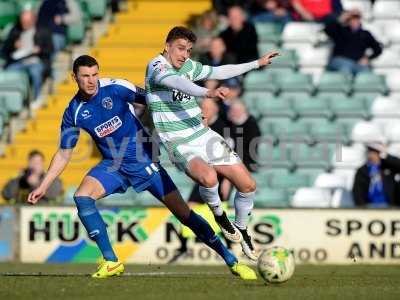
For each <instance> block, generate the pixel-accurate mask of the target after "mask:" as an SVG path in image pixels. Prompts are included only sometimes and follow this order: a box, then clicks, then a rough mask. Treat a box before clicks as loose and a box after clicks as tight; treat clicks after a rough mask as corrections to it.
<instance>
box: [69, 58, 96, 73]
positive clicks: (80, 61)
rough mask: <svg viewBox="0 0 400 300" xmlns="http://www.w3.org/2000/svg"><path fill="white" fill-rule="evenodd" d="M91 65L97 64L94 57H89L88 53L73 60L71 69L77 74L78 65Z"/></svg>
mask: <svg viewBox="0 0 400 300" xmlns="http://www.w3.org/2000/svg"><path fill="white" fill-rule="evenodd" d="M93 66H99V64H98V62H97V60H96V59H95V58H94V57H91V56H89V55H81V56H79V57H78V58H77V59H75V60H74V64H73V66H72V71H73V72H74V74H75V75H76V74H78V70H79V67H93Z"/></svg>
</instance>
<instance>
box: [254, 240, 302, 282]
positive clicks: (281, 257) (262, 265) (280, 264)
mask: <svg viewBox="0 0 400 300" xmlns="http://www.w3.org/2000/svg"><path fill="white" fill-rule="evenodd" d="M294 267H295V263H294V257H293V254H292V253H291V252H290V251H289V250H288V249H286V248H283V247H279V246H275V247H272V248H268V249H266V250H264V251H263V252H262V253H261V254H260V256H259V258H258V262H257V269H258V273H260V275H261V277H262V278H264V280H265V281H266V282H271V283H272V282H284V281H287V280H289V278H290V277H292V275H293V272H294Z"/></svg>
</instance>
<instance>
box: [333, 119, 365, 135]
mask: <svg viewBox="0 0 400 300" xmlns="http://www.w3.org/2000/svg"><path fill="white" fill-rule="evenodd" d="M359 121H361V119H360V118H338V119H336V124H339V125H340V126H342V127H343V128H344V130H345V132H346V135H347V136H350V134H351V132H352V130H353V127H354V125H355V124H356V123H357V122H359Z"/></svg>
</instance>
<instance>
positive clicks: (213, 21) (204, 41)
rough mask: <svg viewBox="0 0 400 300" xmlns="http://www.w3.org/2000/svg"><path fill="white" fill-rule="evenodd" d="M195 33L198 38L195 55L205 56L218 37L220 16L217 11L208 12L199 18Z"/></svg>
mask: <svg viewBox="0 0 400 300" xmlns="http://www.w3.org/2000/svg"><path fill="white" fill-rule="evenodd" d="M193 32H194V33H195V34H196V36H197V42H196V45H195V46H194V49H193V51H194V52H195V54H204V53H205V52H207V50H208V49H209V48H210V43H211V40H212V37H213V36H216V35H218V33H219V26H218V16H217V14H216V13H215V11H212V10H208V11H206V12H205V13H204V14H202V15H201V16H200V18H198V20H197V21H196V25H195V26H194V28H193Z"/></svg>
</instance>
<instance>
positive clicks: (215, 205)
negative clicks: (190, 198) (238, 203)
mask: <svg viewBox="0 0 400 300" xmlns="http://www.w3.org/2000/svg"><path fill="white" fill-rule="evenodd" d="M218 186H219V184H218V183H217V184H216V185H215V186H213V187H210V188H207V187H205V186H201V185H199V193H200V196H201V198H202V199H203V201H204V202H205V203H207V205H208V207H210V209H211V211H212V212H213V214H214V215H215V216H221V215H222V214H223V213H224V210H223V209H222V206H221V205H222V202H221V199H220V197H219V194H218Z"/></svg>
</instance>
